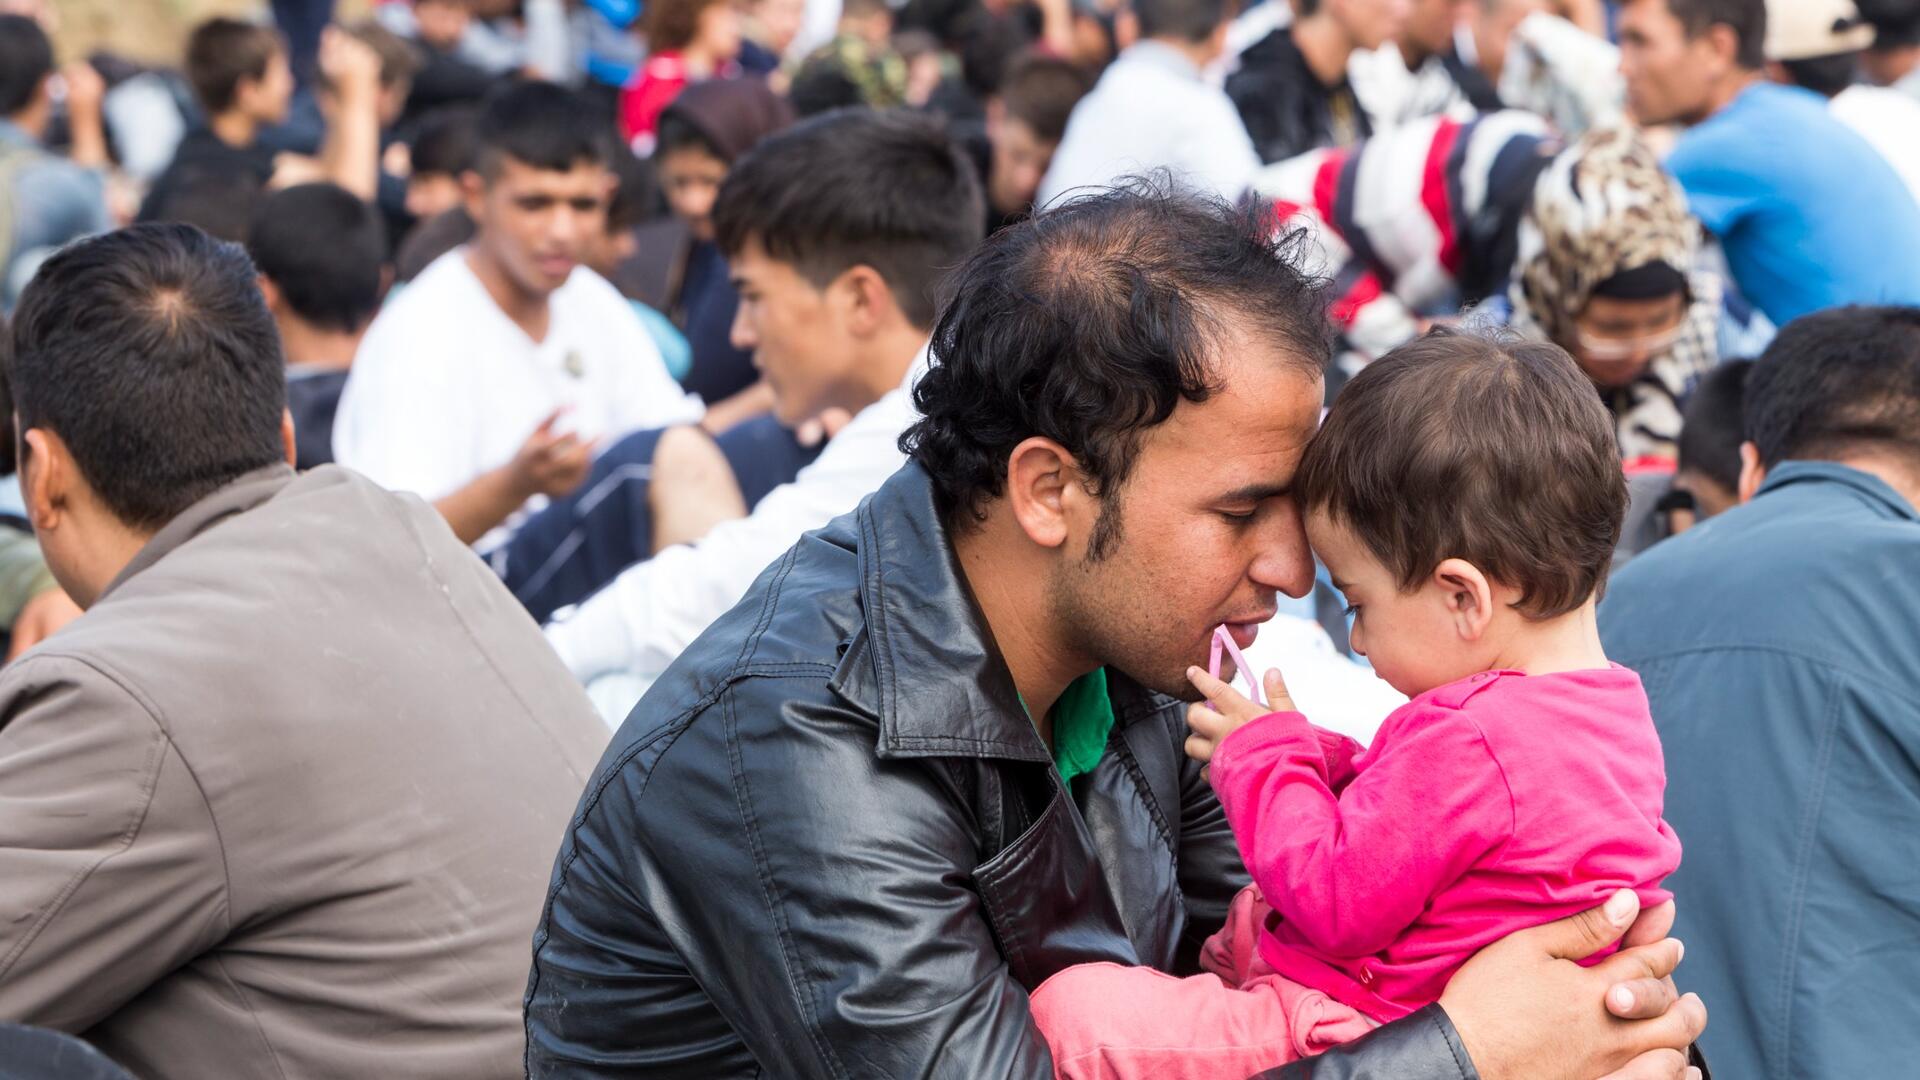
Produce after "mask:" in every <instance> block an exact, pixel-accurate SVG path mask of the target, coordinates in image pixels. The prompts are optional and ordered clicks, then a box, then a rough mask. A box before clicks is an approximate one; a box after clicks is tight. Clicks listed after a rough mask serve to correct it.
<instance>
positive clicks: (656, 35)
mask: <svg viewBox="0 0 1920 1080" xmlns="http://www.w3.org/2000/svg"><path fill="white" fill-rule="evenodd" d="M727 2H729V0H652V2H651V3H649V4H648V5H647V7H646V14H644V15H642V16H641V19H642V21H643V23H644V25H645V28H646V32H647V47H648V48H649V49H651V50H653V51H654V52H662V51H665V50H668V49H684V48H686V47H687V46H688V45H691V44H692V43H693V39H694V38H695V37H698V36H699V34H700V13H701V12H703V11H705V10H707V9H708V8H710V7H712V6H713V5H715V4H724V3H727Z"/></svg>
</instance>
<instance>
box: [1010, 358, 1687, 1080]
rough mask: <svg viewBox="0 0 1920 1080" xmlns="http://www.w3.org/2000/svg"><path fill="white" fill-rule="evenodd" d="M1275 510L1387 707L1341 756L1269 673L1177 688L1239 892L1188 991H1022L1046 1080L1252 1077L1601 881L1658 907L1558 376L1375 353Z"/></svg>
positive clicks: (1319, 1044) (1663, 860) (1663, 836)
mask: <svg viewBox="0 0 1920 1080" xmlns="http://www.w3.org/2000/svg"><path fill="white" fill-rule="evenodd" d="M1293 491H1294V494H1295V497H1296V498H1297V500H1298V501H1299V504H1300V506H1301V508H1302V510H1303V511H1304V513H1305V521H1306V530H1307V537H1308V540H1309V542H1310V543H1311V544H1312V546H1313V550H1314V552H1315V554H1316V555H1317V556H1318V557H1319V558H1320V560H1321V561H1322V562H1323V563H1324V564H1325V565H1326V567H1327V569H1328V570H1329V571H1330V573H1331V574H1332V577H1333V581H1334V585H1335V587H1337V588H1339V589H1340V590H1341V592H1342V593H1344V594H1345V595H1346V597H1347V600H1348V602H1349V604H1350V605H1351V606H1350V613H1351V614H1352V616H1353V629H1352V644H1353V648H1354V651H1355V652H1356V653H1360V654H1362V655H1365V656H1366V657H1368V659H1369V660H1371V662H1372V663H1373V666H1374V669H1375V671H1376V672H1377V673H1378V674H1379V675H1380V677H1381V678H1383V679H1385V680H1387V682H1389V683H1391V684H1392V685H1393V687H1394V688H1395V689H1397V690H1399V691H1400V692H1402V693H1404V694H1406V695H1407V697H1408V698H1409V699H1410V700H1409V701H1408V702H1407V704H1406V705H1405V706H1403V707H1401V708H1400V709H1397V710H1395V711H1394V713H1393V714H1392V715H1391V716H1389V717H1388V718H1387V719H1386V721H1385V723H1383V724H1382V725H1381V727H1380V730H1379V732H1378V733H1377V734H1376V735H1375V737H1374V740H1373V742H1372V744H1371V745H1370V746H1368V747H1367V748H1365V749H1364V750H1363V749H1361V748H1360V747H1359V746H1358V744H1356V743H1354V742H1353V741H1352V740H1349V739H1345V738H1343V737H1341V736H1338V735H1334V734H1332V733H1330V732H1326V731H1322V730H1320V729H1317V728H1315V727H1314V726H1313V725H1312V724H1310V723H1308V722H1307V718H1306V717H1304V716H1302V715H1300V713H1299V712H1298V711H1296V710H1295V709H1294V707H1293V703H1292V701H1291V700H1290V699H1289V698H1288V696H1287V691H1286V687H1285V685H1284V683H1283V682H1282V680H1281V678H1280V673H1279V672H1269V673H1268V675H1267V678H1266V692H1267V704H1266V705H1265V706H1261V705H1258V704H1256V703H1255V702H1253V701H1250V700H1248V699H1247V697H1245V696H1242V695H1241V694H1240V693H1238V692H1236V691H1235V690H1233V689H1232V688H1231V687H1229V686H1228V685H1226V684H1225V683H1223V682H1221V681H1220V680H1219V679H1218V678H1215V677H1213V676H1211V675H1209V674H1208V673H1207V672H1204V671H1201V670H1200V669H1198V668H1194V669H1192V670H1191V671H1190V672H1189V677H1190V678H1191V679H1192V680H1193V683H1194V685H1195V687H1196V688H1197V689H1198V690H1199V691H1200V692H1201V693H1202V694H1204V695H1205V697H1206V698H1207V702H1208V703H1207V704H1200V705H1195V706H1193V708H1192V710H1191V711H1190V713H1189V716H1188V722H1189V724H1190V725H1191V727H1192V728H1193V736H1192V738H1191V739H1189V740H1188V744H1187V749H1188V752H1189V753H1190V754H1192V755H1193V756H1194V757H1195V758H1197V759H1199V760H1202V761H1207V762H1209V763H1210V764H1209V770H1210V779H1211V781H1212V784H1213V787H1214V790H1215V791H1216V792H1217V793H1218V794H1219V797H1220V802H1221V805H1222V806H1223V807H1224V808H1225V810H1226V815H1227V820H1228V822H1229V824H1231V826H1232V827H1233V832H1234V836H1235V838H1236V839H1237V840H1238V842H1239V846H1240V852H1241V856H1242V858H1243V859H1244V860H1245V862H1246V865H1247V868H1248V870H1250V871H1251V873H1252V876H1253V882H1254V884H1253V886H1252V887H1251V888H1249V889H1247V890H1246V891H1245V892H1244V893H1242V894H1241V896H1240V898H1239V899H1238V900H1237V901H1236V902H1235V904H1234V905H1233V910H1232V914H1231V916H1230V917H1229V920H1228V923H1227V926H1226V929H1224V930H1223V931H1221V933H1220V934H1219V935H1217V936H1216V937H1215V938H1214V939H1213V940H1212V941H1211V942H1209V943H1208V947H1207V949H1206V952H1205V955H1204V956H1203V959H1202V963H1203V966H1204V967H1205V968H1206V969H1207V970H1208V971H1209V972H1210V974H1206V975H1200V976H1196V977H1194V978H1189V979H1176V978H1173V977H1171V976H1168V975H1163V974H1161V973H1159V972H1156V971H1153V970H1152V969H1150V968H1127V967H1120V966H1117V965H1111V964H1096V965H1089V966H1086V967H1078V968H1070V969H1068V970H1067V971H1064V972H1062V973H1060V974H1059V975H1056V976H1055V977H1054V978H1053V979H1050V980H1048V982H1047V983H1045V984H1044V985H1042V986H1041V987H1040V988H1039V989H1038V990H1037V991H1035V993H1034V997H1033V1014H1034V1018H1035V1021H1036V1022H1037V1023H1038V1024H1039V1026H1040V1029H1041V1030H1042V1032H1044V1033H1045V1034H1046V1036H1047V1039H1048V1042H1049V1043H1050V1044H1051V1045H1052V1047H1053V1050H1054V1060H1055V1069H1056V1075H1058V1076H1062V1077H1075V1078H1082V1077H1089V1078H1090V1077H1099V1078H1112V1080H1118V1078H1123V1077H1134V1076H1140V1077H1145V1076H1152V1077H1158V1078H1184V1077H1193V1078H1196V1080H1198V1078H1205V1077H1219V1076H1248V1075H1252V1074H1253V1073H1256V1072H1259V1071H1261V1070H1263V1069H1267V1068H1270V1067H1272V1066H1275V1065H1278V1064H1281V1063H1283V1062H1286V1061H1291V1060H1294V1059H1296V1058H1299V1057H1305V1056H1310V1055H1312V1054H1315V1053H1318V1052H1319V1051H1320V1050H1323V1049H1325V1048H1326V1047H1328V1046H1331V1045H1334V1044H1337V1043H1340V1042H1345V1041H1348V1040H1350V1039H1353V1038H1357V1037H1358V1036H1360V1035H1362V1034H1364V1033H1365V1032H1367V1031H1368V1030H1370V1029H1371V1028H1372V1027H1374V1026H1375V1025H1376V1024H1379V1023H1384V1022H1386V1021H1390V1020H1395V1019H1398V1018H1400V1017H1403V1016H1406V1015H1408V1014H1409V1013H1411V1012H1413V1011H1414V1010H1416V1009H1419V1008H1421V1007H1422V1006H1425V1005H1428V1004H1431V1003H1432V1002H1434V1001H1435V1000H1437V999H1438V998H1439V997H1440V994H1441V991H1442V990H1443V989H1444V988H1445V987H1446V984H1447V980H1448V979H1449V978H1450V977H1452V975H1453V973H1454V972H1455V971H1457V970H1459V968H1460V966H1461V965H1462V964H1464V963H1465V962H1466V961H1467V959H1468V958H1469V957H1470V956H1472V955H1473V954H1474V953H1475V952H1476V951H1478V950H1479V949H1481V948H1483V947H1485V946H1486V945H1489V944H1491V943H1492V942H1494V941H1497V940H1499V939H1500V938H1502V937H1505V936H1506V935H1508V934H1510V933H1513V932H1514V931H1516V930H1522V929H1525V928H1527V927H1531V926H1536V925H1539V924H1541V923H1546V922H1551V921H1553V920H1555V919H1559V918H1562V917H1564V916H1567V915H1571V914H1574V913H1576V912H1580V911H1584V910H1586V909H1588V908H1592V907H1595V906H1598V905H1599V904H1601V903H1603V902H1604V901H1605V900H1606V898H1607V897H1608V896H1610V895H1612V893H1613V892H1615V891H1616V890H1618V889H1621V888H1630V889H1633V890H1635V891H1636V892H1637V893H1638V894H1639V897H1640V901H1641V903H1642V904H1643V905H1644V906H1648V907H1651V906H1653V905H1655V904H1658V903H1662V902H1664V901H1666V900H1667V899H1668V898H1669V894H1668V893H1667V892H1666V891H1665V890H1663V889H1662V888H1661V887H1660V883H1661V881H1662V879H1664V878H1665V877H1666V876H1667V875H1668V874H1670V873H1672V872H1673V870H1674V868H1675V867H1676V866H1678V865H1679V862H1680V842H1679V840H1678V839H1677V838H1676V837H1675V836H1674V833H1673V830H1672V829H1671V828H1669V827H1668V826H1667V824H1666V823H1665V822H1664V821H1662V820H1661V817H1660V814H1661V801H1662V797H1663V794H1664V790H1665V786H1666V770H1665V766H1664V764H1663V762H1662V759H1661V754H1660V743H1659V739H1658V737H1657V736H1656V735H1655V733H1654V727H1653V719H1652V717H1651V716H1650V715H1649V713H1648V706H1647V697H1646V694H1645V693H1644V692H1643V690H1642V689H1641V686H1640V680H1639V677H1638V676H1636V675H1635V674H1634V673H1633V672H1631V671H1629V670H1627V669H1626V668H1623V667H1620V666H1619V665H1617V664H1612V663H1609V662H1608V661H1607V658H1606V654H1605V653H1604V651H1603V650H1602V649H1601V645H1600V636H1599V631H1598V629H1597V627H1596V624H1595V619H1594V609H1595V605H1596V604H1597V602H1598V599H1599V594H1600V592H1601V591H1602V589H1603V588H1604V585H1605V580H1606V573H1607V568H1608V565H1609V562H1610V560H1611V558H1612V553H1613V548H1614V545H1615V543H1616V541H1617V540H1618V538H1619V534H1620V527H1621V519H1622V517H1623V516H1624V514H1625V510H1626V501H1627V496H1626V484H1625V480H1624V478H1623V476H1622V474H1621V469H1620V465H1619V460H1618V457H1617V453H1616V450H1615V444H1614V436H1613V423H1612V421H1611V420H1610V418H1609V417H1608V415H1607V412H1606V410H1605V408H1604V407H1603V406H1602V405H1601V403H1600V401H1599V398H1598V397H1597V395H1595V393H1594V391H1593V387H1592V384H1591V383H1590V382H1588V380H1587V378H1586V377H1585V376H1584V375H1583V374H1582V373H1581V371H1580V369H1579V368H1578V367H1577V366H1576V365H1575V364H1574V362H1573V360H1572V358H1571V357H1569V356H1568V355H1567V354H1566V353H1565V352H1562V351H1561V350H1560V349H1558V348H1556V347H1554V346H1551V345H1534V344H1520V343H1517V342H1511V341H1505V340H1496V339H1490V338H1486V337H1481V336H1476V335H1470V334H1457V333H1445V332H1443V333H1437V334H1434V335H1430V336H1428V337H1426V338H1423V339H1421V340H1420V341H1417V342H1414V343H1412V344H1410V345H1407V346H1404V347H1402V348H1400V349H1398V350H1395V351H1394V352H1393V353H1390V354H1388V355H1387V356H1385V357H1382V358H1381V359H1380V360H1377V361H1375V362H1374V363H1373V364H1371V365H1369V366H1368V367H1367V368H1366V369H1364V370H1363V371H1362V372H1361V373H1360V374H1359V375H1358V376H1356V377H1355V378H1354V379H1353V381H1352V382H1350V383H1349V384H1348V385H1347V386H1346V387H1345V389H1343V390H1342V392H1341V394H1340V396H1339V397H1338V399H1337V400H1336V401H1335V403H1334V405H1333V407H1332V409H1331V411H1330V412H1329V413H1328V415H1327V418H1326V421H1325V423H1324V424H1323V425H1322V427H1321V429H1320V431H1319V433H1318V434H1317V435H1316V436H1315V437H1314V439H1313V441H1312V442H1311V443H1310V444H1309V445H1308V447H1307V449H1306V452H1305V455H1304V457H1303V458H1302V460H1301V462H1300V465H1299V468H1298V471H1297V473H1296V475H1295V477H1294V482H1293ZM1227 644H1228V645H1229V647H1231V643H1230V641H1229V642H1227ZM1250 689H1251V688H1250ZM1253 692H1254V694H1255V696H1256V697H1258V696H1259V695H1258V691H1257V690H1254V691H1253ZM1604 955H1605V954H1604V953H1603V954H1602V956H1604ZM1600 958H1601V957H1600V956H1596V957H1594V958H1592V960H1591V961H1589V962H1594V961H1597V960H1599V959H1600Z"/></svg>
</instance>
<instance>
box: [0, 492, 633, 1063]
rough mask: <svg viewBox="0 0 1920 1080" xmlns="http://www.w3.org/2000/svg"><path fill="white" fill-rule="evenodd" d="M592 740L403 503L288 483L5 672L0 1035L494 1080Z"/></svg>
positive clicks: (555, 685)
mask: <svg viewBox="0 0 1920 1080" xmlns="http://www.w3.org/2000/svg"><path fill="white" fill-rule="evenodd" d="M605 741H606V729H605V728H604V727H603V726H602V725H601V724H600V722H599V720H598V719H597V718H596V717H595V714H594V712H593V709H592V707H591V706H590V705H589V704H588V702H587V700H586V698H585V697H584V696H583V694H582V693H581V691H580V690H579V689H578V688H577V686H576V685H575V684H574V682H573V680H572V678H571V677H569V676H568V674H567V672H566V670H565V669H564V668H563V667H562V666H561V665H560V662H559V660H558V658H556V657H555V656H554V655H553V653H552V652H551V651H550V650H549V649H548V648H547V646H546V643H545V642H544V641H543V640H542V638H541V636H540V632H539V630H538V628H537V627H536V626H535V625H534V623H533V621H532V620H531V619H530V618H528V616H527V615H526V613H525V612H524V611H523V610H521V608H520V606H519V605H518V604H517V603H515V602H514V600H513V598H512V597H511V596H509V595H508V594H507V592H506V590H505V589H504V588H503V587H502V586H501V585H500V583H499V582H498V581H497V580H496V579H495V578H494V577H493V575H492V574H491V573H489V572H488V571H487V569H486V568H485V567H484V566H483V565H482V564H481V563H480V561H479V560H478V559H476V558H474V557H473V555H472V554H471V553H470V552H468V551H467V550H466V549H465V548H464V547H462V546H461V544H460V543H459V541H457V540H455V539H454V537H453V535H452V534H451V533H450V532H449V531H448V530H447V528H446V526H445V525H444V524H443V523H442V522H441V521H440V519H439V518H438V516H436V515H435V514H434V512H433V511H432V509H431V508H429V507H428V506H427V505H426V504H425V503H422V502H421V501H419V500H418V499H415V498H412V497H409V496H400V495H394V494H390V493H388V492H386V491H383V490H381V489H380V488H378V487H376V486H375V485H374V484H372V483H371V482H369V481H367V480H365V479H364V478H362V477H360V476H357V475H355V474H353V473H350V472H346V471H344V470H341V469H337V468H322V469H317V470H314V471H312V472H309V473H306V474H303V475H299V476H296V475H295V474H294V473H293V471H292V470H291V469H288V468H286V467H284V466H280V467H275V468H271V469H266V470H262V471H260V472H255V473H252V474H249V475H247V476H245V477H243V478H241V479H240V480H238V481H236V482H234V483H233V484H231V485H229V486H227V487H225V488H223V489H222V490H220V491H218V492H216V493H214V494H213V495H211V496H209V497H207V498H206V499H204V500H202V501H201V502H199V503H197V504H196V505H194V506H193V507H191V508H190V509H188V510H187V511H186V512H185V513H183V514H181V515H180V516H179V517H178V518H176V519H174V520H173V521H172V522H170V523H169V524H168V525H166V526H165V527H164V528H162V529H161V530H160V532H159V533H158V534H157V535H156V536H155V537H154V538H153V539H152V541H151V542H149V543H148V544H147V546H146V547H145V549H144V550H142V551H141V552H140V554H139V555H138V556H137V557H136V558H135V559H134V561H133V563H132V564H131V565H129V566H128V567H127V568H126V570H125V572H124V573H122V574H121V575H120V577H119V578H118V579H117V580H116V581H115V582H114V583H113V584H112V585H111V586H110V587H109V588H108V590H107V592H106V594H105V595H104V596H103V597H102V598H101V599H100V601H99V602H98V603H97V604H95V605H94V607H93V608H92V609H91V610H90V611H88V612H87V614H86V615H85V616H83V617H82V618H80V619H79V620H78V621H76V622H75V623H73V624H72V625H71V626H69V627H67V628H66V629H65V630H63V631H61V632H60V633H59V634H58V635H56V636H54V637H52V638H50V639H48V640H47V641H46V642H44V643H43V644H41V645H40V646H39V647H38V648H37V649H35V650H33V651H32V652H31V653H29V654H28V655H27V656H26V657H25V658H24V659H22V660H21V661H19V662H18V663H16V664H15V665H13V666H11V667H9V668H7V669H6V670H5V671H4V673H0V1019H5V1020H16V1021H22V1022H26V1023H32V1024H39V1025H44V1026H48V1027H54V1028H59V1029H62V1030H66V1031H71V1032H76V1033H80V1034H83V1035H84V1036H85V1037H86V1038H87V1039H89V1040H90V1041H92V1042H93V1043H95V1044H96V1045H97V1046H99V1047H100V1048H101V1049H102V1050H104V1051H106V1052H107V1053H108V1054H109V1055H111V1056H112V1057H114V1058H115V1059H117V1060H118V1061H120V1062H121V1063H122V1064H124V1065H126V1066H127V1067H128V1068H130V1069H131V1070H133V1071H134V1072H135V1073H136V1074H138V1075H140V1076H142V1077H148V1078H153V1077H193V1078H204V1077H222V1076H235V1077H239V1076H244V1077H280V1076H295V1077H323V1076H339V1077H369V1076H398V1075H405V1076H422V1077H425V1076H435V1077H439V1076H447V1077H453V1076H458V1077H463V1078H465V1077H495V1076H498V1077H504V1076H512V1075H517V1074H518V1071H519V1068H520V1059H521V1047H522V1041H521V1040H522V1035H521V1025H520V1017H519V999H520V992H521V990H522V988H523V987H524V986H525V982H526V971H527V963H528V957H529V952H528V942H529V940H530V938H531V935H532V933H533V928H534V923H535V921H536V920H537V918H538V916H539V913H540V903H541V897H542V894H543V891H544V890H543V886H544V885H545V883H546V878H547V869H548V867H549V866H550V865H551V861H552V856H553V850H554V848H555V847H556V846H557V845H558V843H559V841H560V838H561V835H562V833H563V832H564V831H565V827H566V823H567V817H568V811H569V810H570V808H571V807H572V806H573V804H574V800H575V799H576V798H577V797H578V795H579V793H580V789H581V786H582V784H583V783H584V782H585V778H586V777H587V775H588V774H589V773H590V771H591V768H592V765H593V762H594V760H595V757H596V755H597V754H598V752H599V750H600V749H601V747H602V746H603V745H604V743H605Z"/></svg>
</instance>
